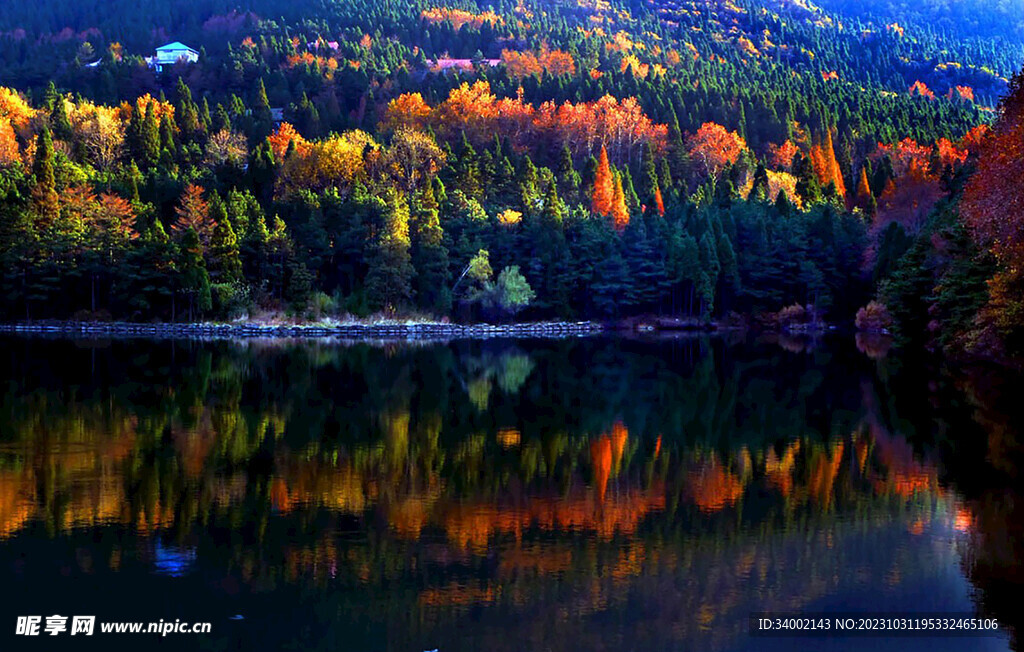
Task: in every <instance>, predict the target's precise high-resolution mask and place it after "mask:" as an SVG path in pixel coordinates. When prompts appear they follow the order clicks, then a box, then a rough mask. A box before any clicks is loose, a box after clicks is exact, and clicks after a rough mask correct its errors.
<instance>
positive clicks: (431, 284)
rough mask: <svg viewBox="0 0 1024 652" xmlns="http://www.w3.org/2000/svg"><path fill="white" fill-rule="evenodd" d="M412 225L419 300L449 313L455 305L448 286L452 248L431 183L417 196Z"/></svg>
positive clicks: (413, 259)
mask: <svg viewBox="0 0 1024 652" xmlns="http://www.w3.org/2000/svg"><path fill="white" fill-rule="evenodd" d="M412 224H413V228H412V265H413V268H414V269H415V271H416V279H415V284H414V287H415V293H416V300H417V303H418V304H419V305H420V306H421V307H423V308H425V309H427V310H431V311H434V312H435V313H437V314H442V315H443V314H446V313H447V312H448V311H449V310H450V309H451V304H452V296H451V291H450V289H449V287H448V286H449V284H450V280H451V273H450V271H449V265H448V247H447V246H445V243H444V230H443V229H442V228H441V222H440V220H439V217H438V205H437V201H436V199H435V198H434V188H433V185H432V184H430V183H426V184H424V187H423V190H421V191H420V193H419V195H418V196H417V197H416V199H415V202H414V212H413V217H412Z"/></svg>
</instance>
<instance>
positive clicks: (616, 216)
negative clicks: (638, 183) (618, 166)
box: [608, 174, 629, 232]
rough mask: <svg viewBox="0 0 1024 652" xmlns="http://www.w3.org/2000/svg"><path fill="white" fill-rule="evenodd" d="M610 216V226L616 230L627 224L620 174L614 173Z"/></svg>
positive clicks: (627, 211) (624, 197) (627, 218)
mask: <svg viewBox="0 0 1024 652" xmlns="http://www.w3.org/2000/svg"><path fill="white" fill-rule="evenodd" d="M608 214H609V215H610V216H611V218H612V226H614V227H615V230H616V231H620V232H621V231H622V230H623V229H625V228H626V226H627V225H629V209H628V208H627V207H626V196H625V194H624V193H623V190H622V175H621V174H616V175H615V182H614V188H613V190H612V204H611V208H610V209H609V211H608Z"/></svg>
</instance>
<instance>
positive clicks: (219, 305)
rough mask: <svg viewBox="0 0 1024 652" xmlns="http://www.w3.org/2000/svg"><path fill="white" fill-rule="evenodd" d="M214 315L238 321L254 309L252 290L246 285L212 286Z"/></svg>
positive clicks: (223, 284)
mask: <svg viewBox="0 0 1024 652" xmlns="http://www.w3.org/2000/svg"><path fill="white" fill-rule="evenodd" d="M210 294H211V296H212V298H213V311H214V313H213V314H214V315H217V316H218V317H221V318H224V319H236V318H238V317H242V316H244V315H246V314H247V313H248V312H249V309H250V308H251V307H252V290H251V288H250V287H249V285H248V284H246V283H241V282H235V283H214V284H213V285H211V286H210Z"/></svg>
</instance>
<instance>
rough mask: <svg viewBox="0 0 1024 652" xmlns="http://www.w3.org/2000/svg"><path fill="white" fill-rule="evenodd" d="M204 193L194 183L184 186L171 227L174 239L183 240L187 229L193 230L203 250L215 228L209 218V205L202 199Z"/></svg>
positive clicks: (211, 219) (214, 224)
mask: <svg viewBox="0 0 1024 652" xmlns="http://www.w3.org/2000/svg"><path fill="white" fill-rule="evenodd" d="M204 192H205V191H204V190H203V188H202V186H197V185H195V184H194V183H190V184H188V185H187V186H185V190H184V192H182V193H181V198H180V199H179V200H178V206H177V207H175V209H174V215H175V220H174V224H172V225H171V232H172V233H173V234H174V236H175V238H176V239H180V238H183V237H184V235H185V234H186V232H188V230H189V229H191V230H193V231H194V232H195V234H196V237H197V238H199V242H200V243H201V246H202V247H203V248H205V247H206V246H207V245H208V244H209V242H210V237H211V236H212V235H213V230H214V227H215V226H216V223H215V222H214V220H213V218H212V217H211V216H210V204H209V203H208V202H207V201H206V200H205V199H203V193H204Z"/></svg>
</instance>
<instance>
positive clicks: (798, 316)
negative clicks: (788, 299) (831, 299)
mask: <svg viewBox="0 0 1024 652" xmlns="http://www.w3.org/2000/svg"><path fill="white" fill-rule="evenodd" d="M810 317H811V315H810V313H809V312H807V308H804V307H803V306H801V305H799V304H793V305H791V306H786V307H785V308H783V309H782V310H780V311H778V312H777V313H775V325H776V326H778V327H779V328H791V327H793V326H796V325H800V324H806V323H807V322H808V321H810Z"/></svg>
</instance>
